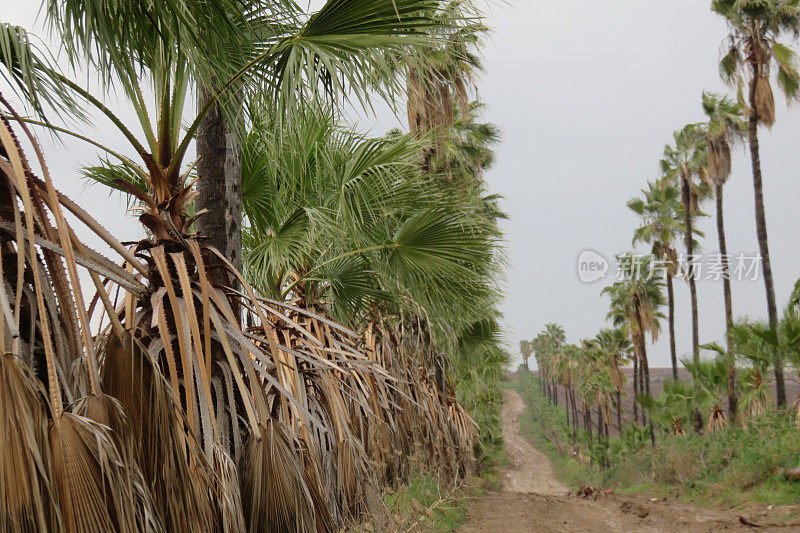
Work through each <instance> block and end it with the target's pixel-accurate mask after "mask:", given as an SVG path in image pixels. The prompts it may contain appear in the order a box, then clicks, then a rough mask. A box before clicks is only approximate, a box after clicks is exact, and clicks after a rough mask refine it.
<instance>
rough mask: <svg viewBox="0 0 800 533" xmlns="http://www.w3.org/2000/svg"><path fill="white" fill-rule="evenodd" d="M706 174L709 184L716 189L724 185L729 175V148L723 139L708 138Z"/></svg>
mask: <svg viewBox="0 0 800 533" xmlns="http://www.w3.org/2000/svg"><path fill="white" fill-rule="evenodd" d="M707 144H708V172H707V177H708V180H709V182H710V183H709V184H710V185H711V186H712V187H716V186H718V185H720V184H724V183H725V182H726V181H727V179H728V177H729V176H730V175H731V147H730V144H728V141H727V140H726V139H725V138H709V139H708V141H707Z"/></svg>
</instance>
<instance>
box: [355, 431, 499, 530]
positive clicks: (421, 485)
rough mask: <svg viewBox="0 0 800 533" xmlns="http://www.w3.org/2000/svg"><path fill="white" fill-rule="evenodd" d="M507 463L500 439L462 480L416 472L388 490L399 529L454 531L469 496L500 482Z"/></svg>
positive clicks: (482, 493)
mask: <svg viewBox="0 0 800 533" xmlns="http://www.w3.org/2000/svg"><path fill="white" fill-rule="evenodd" d="M508 463H509V462H508V457H507V456H506V453H505V446H504V445H503V443H502V442H497V443H495V444H493V445H492V446H490V448H489V449H488V450H487V452H486V455H485V456H484V457H483V458H482V460H481V462H480V468H479V471H478V472H476V473H475V475H473V476H471V477H470V478H469V479H467V480H466V481H465V482H463V483H460V484H457V485H455V486H453V485H448V484H444V483H442V481H441V480H439V479H438V478H436V477H434V476H432V475H430V474H417V475H413V476H412V477H411V479H410V482H409V484H408V485H406V486H404V487H401V488H400V489H398V490H395V491H390V492H387V493H386V506H387V507H388V509H389V512H390V513H391V515H392V517H393V519H394V521H395V524H397V531H431V532H434V531H435V532H450V531H455V530H456V529H458V527H459V526H460V525H461V524H462V523H463V522H464V520H465V519H466V516H467V514H466V510H467V506H468V504H469V501H470V500H473V499H475V498H479V497H481V496H483V495H484V494H485V492H486V491H487V490H497V489H498V488H499V487H500V486H501V484H502V480H501V478H500V473H499V469H500V467H502V466H504V465H507V464H508ZM361 530H363V528H362V529H361Z"/></svg>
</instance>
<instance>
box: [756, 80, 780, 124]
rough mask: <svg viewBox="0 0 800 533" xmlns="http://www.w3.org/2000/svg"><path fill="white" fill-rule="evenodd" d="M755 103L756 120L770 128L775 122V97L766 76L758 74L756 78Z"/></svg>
mask: <svg viewBox="0 0 800 533" xmlns="http://www.w3.org/2000/svg"><path fill="white" fill-rule="evenodd" d="M755 91H756V94H755V104H756V115H757V116H758V122H759V123H760V124H763V125H764V126H766V127H767V128H769V129H771V128H772V125H773V124H775V98H774V96H773V94H772V85H771V84H770V82H769V77H768V76H760V77H759V78H758V80H756V87H755Z"/></svg>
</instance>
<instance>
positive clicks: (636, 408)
mask: <svg viewBox="0 0 800 533" xmlns="http://www.w3.org/2000/svg"><path fill="white" fill-rule="evenodd" d="M638 396H639V358H638V357H637V356H636V355H634V357H633V421H634V422H636V423H637V424H638V423H639V406H638V404H637V403H636V402H637V398H638Z"/></svg>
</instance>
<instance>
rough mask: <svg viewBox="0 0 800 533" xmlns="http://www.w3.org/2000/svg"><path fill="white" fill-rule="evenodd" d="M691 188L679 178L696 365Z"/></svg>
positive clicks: (697, 335)
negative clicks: (684, 224)
mask: <svg viewBox="0 0 800 533" xmlns="http://www.w3.org/2000/svg"><path fill="white" fill-rule="evenodd" d="M691 194H692V191H691V187H690V186H689V176H682V177H681V199H682V200H683V214H684V218H685V221H686V234H685V236H684V239H685V241H686V256H687V259H688V262H687V264H688V266H689V271H688V272H687V274H688V277H689V294H690V296H691V303H692V361H693V362H695V363H697V362H698V361H699V360H700V326H699V324H698V318H697V285H696V284H695V275H694V239H693V235H694V230H693V229H692V210H691V205H692V198H691Z"/></svg>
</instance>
